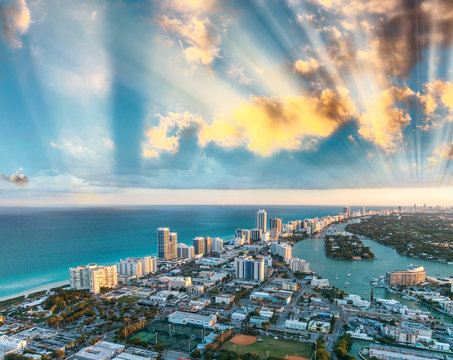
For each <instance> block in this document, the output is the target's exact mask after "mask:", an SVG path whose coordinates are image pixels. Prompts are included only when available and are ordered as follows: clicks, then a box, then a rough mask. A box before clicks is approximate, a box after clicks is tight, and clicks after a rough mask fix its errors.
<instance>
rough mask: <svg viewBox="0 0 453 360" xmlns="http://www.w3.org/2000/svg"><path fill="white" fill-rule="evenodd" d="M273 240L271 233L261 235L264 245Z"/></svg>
mask: <svg viewBox="0 0 453 360" xmlns="http://www.w3.org/2000/svg"><path fill="white" fill-rule="evenodd" d="M270 239H271V233H270V232H269V231H266V232H263V233H261V241H262V242H264V243H267V242H269V241H270Z"/></svg>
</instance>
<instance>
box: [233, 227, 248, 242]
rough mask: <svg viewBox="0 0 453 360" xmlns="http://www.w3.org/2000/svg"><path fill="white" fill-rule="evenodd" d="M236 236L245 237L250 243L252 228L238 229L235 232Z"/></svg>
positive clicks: (245, 240)
mask: <svg viewBox="0 0 453 360" xmlns="http://www.w3.org/2000/svg"><path fill="white" fill-rule="evenodd" d="M235 238H244V243H245V244H250V230H247V229H237V230H236V233H235Z"/></svg>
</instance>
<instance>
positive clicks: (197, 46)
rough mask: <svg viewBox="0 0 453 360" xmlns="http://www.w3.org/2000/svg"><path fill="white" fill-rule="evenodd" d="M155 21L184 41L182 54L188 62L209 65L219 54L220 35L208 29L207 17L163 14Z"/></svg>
mask: <svg viewBox="0 0 453 360" xmlns="http://www.w3.org/2000/svg"><path fill="white" fill-rule="evenodd" d="M157 22H158V24H159V25H160V27H161V28H162V29H163V30H164V31H168V32H170V33H173V34H175V35H177V36H179V37H180V39H181V40H182V41H183V42H184V43H185V46H184V50H183V51H184V56H185V57H186V59H187V60H188V61H189V62H190V63H193V64H203V65H205V66H207V67H210V66H211V64H212V63H213V62H214V60H215V58H216V57H218V56H219V51H220V49H219V47H218V45H219V44H220V37H219V36H215V35H214V34H213V32H212V31H211V30H210V25H211V24H210V21H209V18H207V17H203V18H198V17H196V16H193V17H189V18H187V19H179V18H176V17H174V18H170V17H168V16H167V15H163V16H161V17H159V18H158V19H157Z"/></svg>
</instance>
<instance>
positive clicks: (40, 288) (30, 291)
mask: <svg viewBox="0 0 453 360" xmlns="http://www.w3.org/2000/svg"><path fill="white" fill-rule="evenodd" d="M63 285H69V281H68V280H65V281H58V282H54V283H50V284H46V285H41V286H37V287H34V288H32V289H28V290H25V291H22V292H20V293H16V294H11V295H7V296H3V297H0V301H4V300H9V299H13V298H15V297H19V296H25V297H27V296H28V295H29V294H33V293H35V292H38V291H43V290H50V289H53V288H56V287H60V286H63Z"/></svg>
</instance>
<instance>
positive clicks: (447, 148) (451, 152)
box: [433, 140, 453, 160]
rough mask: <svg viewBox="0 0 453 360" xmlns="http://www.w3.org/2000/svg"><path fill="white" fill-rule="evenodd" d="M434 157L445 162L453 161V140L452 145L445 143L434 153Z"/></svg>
mask: <svg viewBox="0 0 453 360" xmlns="http://www.w3.org/2000/svg"><path fill="white" fill-rule="evenodd" d="M433 155H435V156H437V157H439V158H440V159H444V160H453V140H452V141H451V142H450V143H447V142H443V143H442V144H440V145H439V146H438V147H436V148H435V149H434V151H433Z"/></svg>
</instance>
